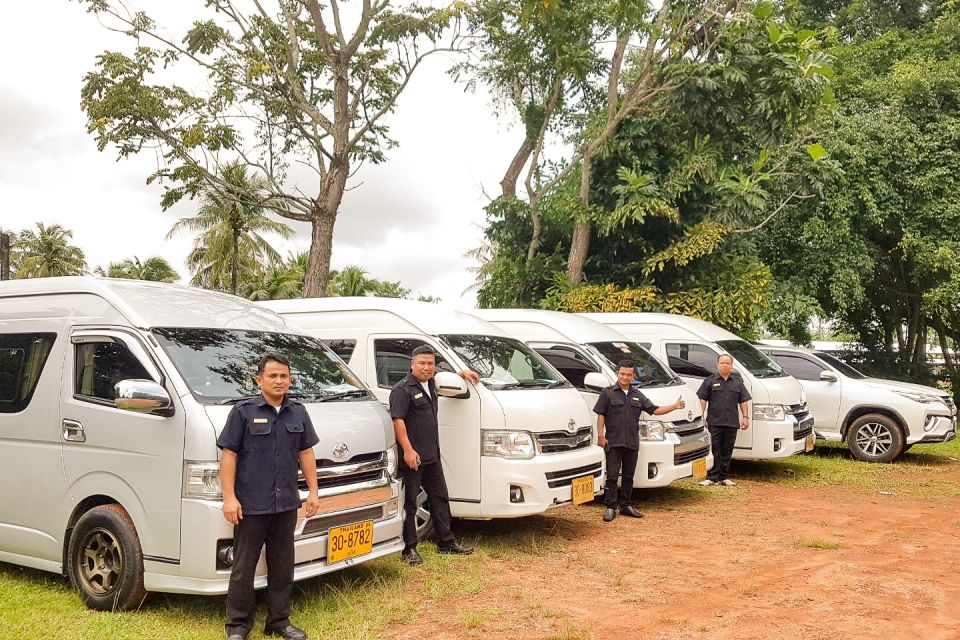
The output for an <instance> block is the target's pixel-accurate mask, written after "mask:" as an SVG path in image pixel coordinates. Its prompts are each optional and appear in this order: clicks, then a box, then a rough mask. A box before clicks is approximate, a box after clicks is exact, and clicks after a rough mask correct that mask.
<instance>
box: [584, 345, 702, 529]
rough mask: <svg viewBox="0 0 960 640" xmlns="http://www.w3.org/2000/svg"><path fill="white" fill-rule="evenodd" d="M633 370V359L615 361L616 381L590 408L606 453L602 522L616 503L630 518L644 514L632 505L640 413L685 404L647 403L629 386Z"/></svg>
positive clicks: (612, 512)
mask: <svg viewBox="0 0 960 640" xmlns="http://www.w3.org/2000/svg"><path fill="white" fill-rule="evenodd" d="M636 371H637V369H636V367H635V366H634V365H633V362H631V361H630V360H621V361H620V362H619V363H618V364H617V384H615V385H613V386H611V387H607V388H606V389H604V390H603V391H602V392H600V397H599V398H597V404H596V405H595V406H594V407H593V411H594V413H596V414H597V439H598V441H599V443H600V446H601V447H603V449H604V451H605V452H606V454H607V488H606V492H605V494H604V502H605V503H606V505H607V508H606V510H605V511H604V512H603V521H604V522H610V521H612V520H613V519H614V518H616V517H617V505H618V504H619V505H620V513H622V514H624V515H627V516H631V517H633V518H642V517H643V514H642V513H640V512H639V511H637V509H636V508H634V506H633V504H631V500H632V497H633V475H634V473H636V471H637V456H638V455H639V451H640V434H639V428H640V414H641V413H644V412H646V413H648V414H650V415H654V416H660V415H663V414H665V413H670V412H671V411H674V410H676V409H683V408H684V407H685V406H687V405H686V403H685V402H684V401H683V398H677V401H676V402H675V403H673V404H672V405H670V406H668V407H658V406H657V405H655V404H653V403H652V402H650V400H648V399H647V397H646V396H645V395H643V394H642V393H640V391H639V390H638V389H634V388H632V384H633V378H634V376H635V375H636ZM618 477H619V479H620V495H619V499H618V496H617V478H618Z"/></svg>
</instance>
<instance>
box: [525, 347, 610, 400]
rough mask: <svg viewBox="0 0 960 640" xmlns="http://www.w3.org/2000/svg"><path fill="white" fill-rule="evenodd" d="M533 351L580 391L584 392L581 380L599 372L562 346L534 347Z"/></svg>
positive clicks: (572, 351) (578, 355)
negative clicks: (589, 374)
mask: <svg viewBox="0 0 960 640" xmlns="http://www.w3.org/2000/svg"><path fill="white" fill-rule="evenodd" d="M534 350H535V351H536V352H537V353H539V354H540V355H541V356H543V359H544V360H546V361H547V362H549V363H550V364H552V365H553V368H554V369H556V370H557V371H559V372H560V374H561V375H562V376H563V377H564V378H566V379H567V382H569V383H570V384H572V385H573V386H574V387H576V388H577V389H579V390H581V391H584V390H586V387H585V386H584V385H583V379H584V378H585V377H586V375H587V374H588V373H591V372H595V371H600V369H598V368H597V367H596V366H594V365H593V364H591V363H590V362H587V361H586V359H585V358H584V357H583V356H582V355H581V354H579V353H577V352H576V351H574V350H573V349H570V348H566V347H564V346H562V345H554V346H550V347H536V348H535V349H534Z"/></svg>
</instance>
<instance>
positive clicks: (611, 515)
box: [603, 507, 617, 522]
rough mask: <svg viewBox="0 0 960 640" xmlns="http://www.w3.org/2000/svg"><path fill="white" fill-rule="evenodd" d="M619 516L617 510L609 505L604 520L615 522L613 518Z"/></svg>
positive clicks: (604, 513)
mask: <svg viewBox="0 0 960 640" xmlns="http://www.w3.org/2000/svg"><path fill="white" fill-rule="evenodd" d="M616 517H617V510H616V509H611V508H610V507H607V508H606V509H605V510H604V512H603V521H604V522H613V519H614V518H616Z"/></svg>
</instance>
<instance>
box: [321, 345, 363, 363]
mask: <svg viewBox="0 0 960 640" xmlns="http://www.w3.org/2000/svg"><path fill="white" fill-rule="evenodd" d="M322 342H323V344H325V345H327V346H328V347H330V350H331V351H333V352H334V353H335V354H337V355H338V356H340V359H341V360H343V361H344V362H350V356H352V355H353V350H354V349H355V348H356V347H357V341H356V340H322Z"/></svg>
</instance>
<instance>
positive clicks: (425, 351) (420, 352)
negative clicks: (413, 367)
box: [410, 344, 437, 360]
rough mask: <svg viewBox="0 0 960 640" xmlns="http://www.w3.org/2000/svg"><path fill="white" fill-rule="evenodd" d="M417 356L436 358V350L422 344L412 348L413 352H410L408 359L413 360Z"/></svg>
mask: <svg viewBox="0 0 960 640" xmlns="http://www.w3.org/2000/svg"><path fill="white" fill-rule="evenodd" d="M417 356H433V359H434V360H436V359H437V352H436V351H435V350H434V349H433V347H431V346H430V345H428V344H422V345H420V346H419V347H417V348H416V349H414V350H413V353H411V354H410V359H411V360H413V359H414V358H416V357H417Z"/></svg>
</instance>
